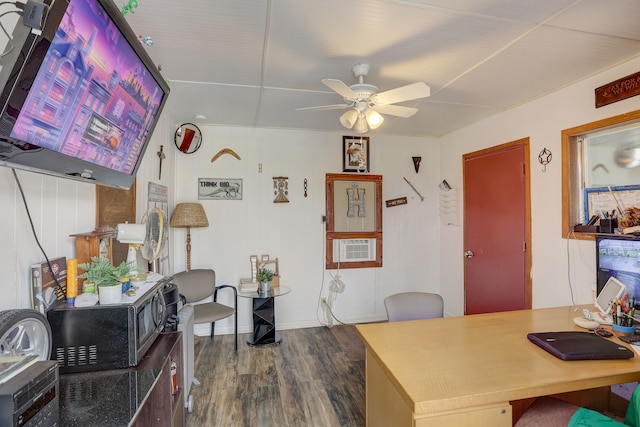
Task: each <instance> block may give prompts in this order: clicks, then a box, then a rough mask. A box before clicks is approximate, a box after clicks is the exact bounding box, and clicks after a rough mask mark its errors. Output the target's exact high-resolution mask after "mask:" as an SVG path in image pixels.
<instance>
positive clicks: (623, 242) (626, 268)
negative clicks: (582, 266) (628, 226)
mask: <svg viewBox="0 0 640 427" xmlns="http://www.w3.org/2000/svg"><path fill="white" fill-rule="evenodd" d="M596 274H597V277H596V288H597V289H596V291H597V293H598V294H599V293H600V291H602V288H603V287H604V285H605V283H607V280H608V279H609V277H611V276H613V277H615V278H616V279H618V280H619V281H620V282H622V283H623V284H624V285H626V286H627V287H628V288H629V292H628V294H629V297H635V299H636V305H639V304H640V239H639V238H636V237H624V236H614V235H612V236H603V235H598V236H596Z"/></svg>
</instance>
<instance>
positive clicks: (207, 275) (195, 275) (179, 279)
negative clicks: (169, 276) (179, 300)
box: [173, 269, 216, 302]
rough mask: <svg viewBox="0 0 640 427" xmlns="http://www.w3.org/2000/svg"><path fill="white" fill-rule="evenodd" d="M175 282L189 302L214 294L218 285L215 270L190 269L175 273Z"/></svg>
mask: <svg viewBox="0 0 640 427" xmlns="http://www.w3.org/2000/svg"><path fill="white" fill-rule="evenodd" d="M173 282H174V283H175V284H176V285H177V286H178V289H179V290H180V293H181V294H182V295H184V298H185V299H186V301H187V302H196V301H201V300H203V299H205V298H207V297H210V296H212V295H213V292H214V290H215V287H216V272H215V271H214V270H206V269H203V270H198V269H195V270H189V271H182V272H180V273H176V274H174V275H173Z"/></svg>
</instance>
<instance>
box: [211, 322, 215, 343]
mask: <svg viewBox="0 0 640 427" xmlns="http://www.w3.org/2000/svg"><path fill="white" fill-rule="evenodd" d="M215 326H216V322H211V339H213V332H214V330H215Z"/></svg>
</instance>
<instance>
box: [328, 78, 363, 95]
mask: <svg viewBox="0 0 640 427" xmlns="http://www.w3.org/2000/svg"><path fill="white" fill-rule="evenodd" d="M321 82H322V83H323V84H324V85H325V86H327V87H328V88H329V89H331V90H332V91H334V92H336V93H338V95H342V97H343V98H346V99H358V94H357V93H355V92H354V91H353V90H352V89H351V88H350V87H349V86H347V85H346V83H345V82H343V81H342V80H336V79H322V80H321Z"/></svg>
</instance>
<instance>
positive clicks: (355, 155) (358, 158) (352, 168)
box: [342, 136, 370, 173]
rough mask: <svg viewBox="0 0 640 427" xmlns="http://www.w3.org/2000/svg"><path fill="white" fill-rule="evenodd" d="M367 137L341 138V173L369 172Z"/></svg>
mask: <svg viewBox="0 0 640 427" xmlns="http://www.w3.org/2000/svg"><path fill="white" fill-rule="evenodd" d="M369 149H370V145H369V137H368V136H343V137H342V172H362V173H367V172H369Z"/></svg>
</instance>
